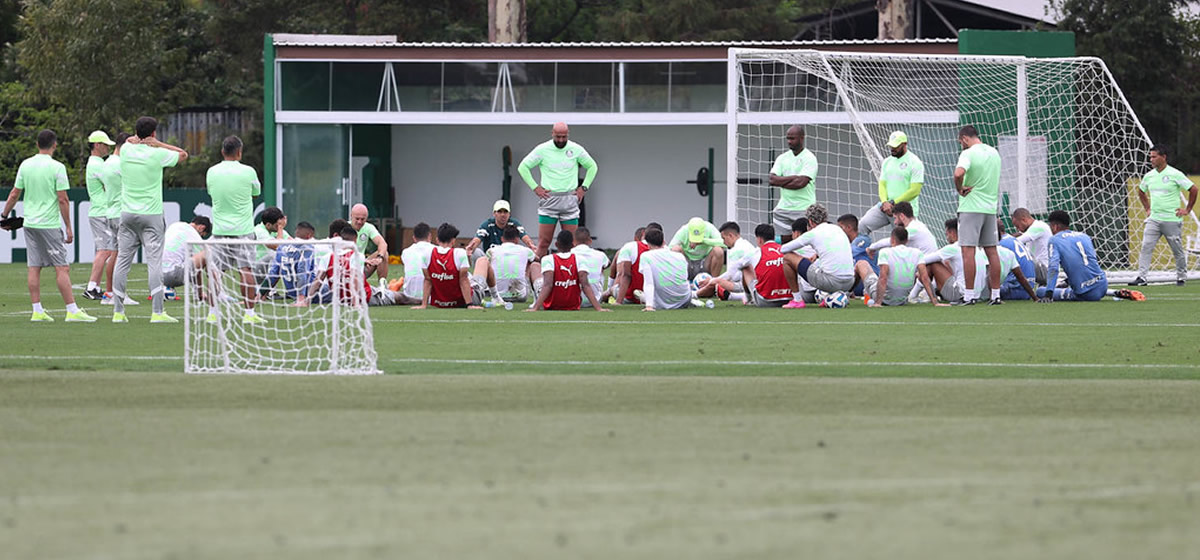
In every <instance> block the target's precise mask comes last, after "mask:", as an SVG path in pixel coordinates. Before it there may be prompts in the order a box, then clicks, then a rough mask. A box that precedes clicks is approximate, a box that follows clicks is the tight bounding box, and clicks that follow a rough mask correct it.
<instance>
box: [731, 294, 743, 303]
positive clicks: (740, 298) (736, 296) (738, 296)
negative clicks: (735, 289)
mask: <svg viewBox="0 0 1200 560" xmlns="http://www.w3.org/2000/svg"><path fill="white" fill-rule="evenodd" d="M729 301H746V294H729Z"/></svg>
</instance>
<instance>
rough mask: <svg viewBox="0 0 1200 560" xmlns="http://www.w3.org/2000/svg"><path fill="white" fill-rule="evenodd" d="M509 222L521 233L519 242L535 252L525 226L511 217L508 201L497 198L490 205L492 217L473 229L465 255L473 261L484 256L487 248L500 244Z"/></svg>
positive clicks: (535, 247) (535, 246)
mask: <svg viewBox="0 0 1200 560" xmlns="http://www.w3.org/2000/svg"><path fill="white" fill-rule="evenodd" d="M509 224H512V225H514V226H516V227H517V232H519V233H520V234H521V243H524V244H525V246H526V247H529V248H530V249H533V250H534V252H536V251H537V245H534V244H533V240H532V239H530V238H529V234H527V233H525V227H524V226H522V225H521V222H519V221H517V220H516V219H515V218H513V217H512V207H511V206H509V204H508V201H507V200H497V201H496V203H495V204H493V205H492V217H491V218H488V219H486V220H484V221H483V223H482V224H479V229H477V230H475V237H473V238H472V239H471V242H470V243H467V255H468V256H470V257H471V260H472V261H474V260H475V259H478V258H479V257H482V256H484V255H485V254H486V253H487V252H488V249H491V248H492V247H493V246H496V245H500V244H502V243H503V242H504V239H503V238H504V228H506V227H508V225H509Z"/></svg>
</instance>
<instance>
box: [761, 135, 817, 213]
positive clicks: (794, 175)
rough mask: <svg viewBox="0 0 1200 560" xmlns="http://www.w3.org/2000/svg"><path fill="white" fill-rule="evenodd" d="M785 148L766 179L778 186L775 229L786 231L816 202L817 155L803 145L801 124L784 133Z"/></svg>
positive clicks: (773, 185)
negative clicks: (786, 147) (786, 148)
mask: <svg viewBox="0 0 1200 560" xmlns="http://www.w3.org/2000/svg"><path fill="white" fill-rule="evenodd" d="M785 137H786V139H787V146H788V150H787V151H786V152H783V153H782V154H779V157H777V158H775V165H773V166H772V167H771V174H770V175H769V176H768V177H767V182H768V183H770V185H771V186H772V187H779V203H778V204H776V205H775V211H774V224H775V231H789V230H790V229H791V227H792V222H795V221H796V219H797V218H803V217H804V216H805V212H807V211H808V207H809V206H812V205H813V203H815V202H816V201H817V195H816V193H815V192H814V189H815V188H816V185H815V184H814V183H813V181H815V180H816V178H817V156H814V155H813V153H812V152H810V151H808V149H807V148H805V147H804V127H802V126H800V125H795V126H793V127H791V128H788V129H787V133H786V135H785Z"/></svg>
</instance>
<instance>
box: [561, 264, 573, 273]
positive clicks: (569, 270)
mask: <svg viewBox="0 0 1200 560" xmlns="http://www.w3.org/2000/svg"><path fill="white" fill-rule="evenodd" d="M558 269H559V270H561V271H563V272H566V273H567V274H575V271H574V270H571V267H569V266H559V267H558Z"/></svg>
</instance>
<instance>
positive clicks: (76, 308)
mask: <svg viewBox="0 0 1200 560" xmlns="http://www.w3.org/2000/svg"><path fill="white" fill-rule="evenodd" d="M67 313H79V306H78V305H76V304H74V303H68V304H67Z"/></svg>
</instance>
